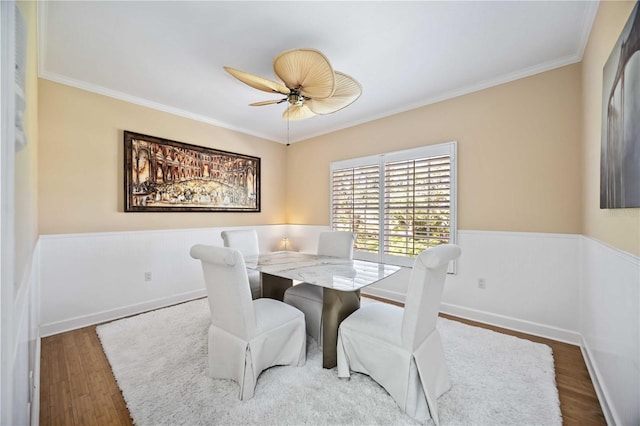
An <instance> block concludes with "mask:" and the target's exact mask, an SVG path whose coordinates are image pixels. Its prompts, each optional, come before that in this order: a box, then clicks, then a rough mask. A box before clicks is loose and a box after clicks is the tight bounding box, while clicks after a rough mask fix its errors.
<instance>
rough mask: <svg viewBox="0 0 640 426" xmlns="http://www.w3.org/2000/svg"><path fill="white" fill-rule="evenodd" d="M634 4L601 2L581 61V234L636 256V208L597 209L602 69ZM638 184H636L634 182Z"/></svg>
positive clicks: (639, 220)
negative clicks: (582, 100)
mask: <svg viewBox="0 0 640 426" xmlns="http://www.w3.org/2000/svg"><path fill="white" fill-rule="evenodd" d="M635 3H636V2H609V1H606V2H601V3H600V7H599V9H598V14H597V15H596V20H595V22H594V24H593V29H592V30H591V35H590V37H589V42H588V44H587V48H586V50H585V54H584V57H583V60H582V91H583V99H584V102H583V107H582V114H583V121H582V136H583V141H582V143H583V145H584V148H583V153H584V157H583V164H584V166H583V167H584V172H583V174H584V176H583V184H582V188H583V191H584V196H583V207H582V214H583V219H582V220H583V223H584V227H583V234H585V235H587V236H589V237H593V238H596V239H598V240H600V241H603V242H605V243H607V244H610V245H612V246H613V247H616V248H618V249H620V250H624V251H626V252H629V253H632V254H635V255H640V209H638V208H635V209H611V210H607V209H603V210H601V209H600V146H601V138H602V136H601V135H602V77H603V76H602V70H603V68H604V64H605V63H606V62H607V59H608V58H609V55H610V54H611V50H612V49H613V46H614V44H615V43H616V41H617V40H618V37H620V33H621V32H622V29H623V28H624V26H625V24H626V22H627V20H628V19H629V15H630V14H631V10H632V9H633V6H634V5H635ZM634 184H635V185H640V182H634Z"/></svg>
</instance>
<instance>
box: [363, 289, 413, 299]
mask: <svg viewBox="0 0 640 426" xmlns="http://www.w3.org/2000/svg"><path fill="white" fill-rule="evenodd" d="M365 290H366V291H365ZM362 295H363V296H366V295H371V296H376V297H381V298H383V299H387V300H391V301H393V302H400V303H404V302H405V300H406V295H405V294H404V293H400V292H397V291H393V290H386V289H384V288H374V287H366V288H365V289H363V290H362Z"/></svg>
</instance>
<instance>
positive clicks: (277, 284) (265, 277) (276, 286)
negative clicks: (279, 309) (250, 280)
mask: <svg viewBox="0 0 640 426" xmlns="http://www.w3.org/2000/svg"><path fill="white" fill-rule="evenodd" d="M261 275H262V276H261V280H260V281H261V287H262V297H267V298H269V299H276V300H279V301H282V300H283V299H284V292H285V291H286V290H287V289H288V288H289V287H291V286H292V285H293V281H292V280H290V279H289V278H283V277H278V276H275V275H271V274H267V273H264V272H263V273H262V274H261Z"/></svg>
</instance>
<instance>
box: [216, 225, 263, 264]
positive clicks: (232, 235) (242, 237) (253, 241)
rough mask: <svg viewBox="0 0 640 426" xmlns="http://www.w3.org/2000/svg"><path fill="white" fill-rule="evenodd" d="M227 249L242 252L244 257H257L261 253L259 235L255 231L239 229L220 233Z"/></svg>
mask: <svg viewBox="0 0 640 426" xmlns="http://www.w3.org/2000/svg"><path fill="white" fill-rule="evenodd" d="M220 235H221V236H222V241H223V242H224V246H225V247H232V248H235V249H238V250H240V253H242V255H243V256H245V257H247V256H257V255H258V253H259V252H260V247H259V245H258V233H257V232H256V230H255V229H239V230H235V231H222V232H221V233H220Z"/></svg>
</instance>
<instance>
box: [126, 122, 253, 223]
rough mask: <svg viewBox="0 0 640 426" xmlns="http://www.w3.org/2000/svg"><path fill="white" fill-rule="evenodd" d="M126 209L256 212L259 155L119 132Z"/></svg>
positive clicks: (135, 210) (139, 210)
mask: <svg viewBox="0 0 640 426" xmlns="http://www.w3.org/2000/svg"><path fill="white" fill-rule="evenodd" d="M124 198H125V200H124V211H125V212H259V211H260V158H258V157H251V156H249V155H243V154H236V153H233V152H227V151H221V150H217V149H211V148H205V147H201V146H195V145H189V144H186V143H182V142H176V141H172V140H168V139H162V138H158V137H155V136H148V135H142V134H139V133H133V132H129V131H125V132H124Z"/></svg>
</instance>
